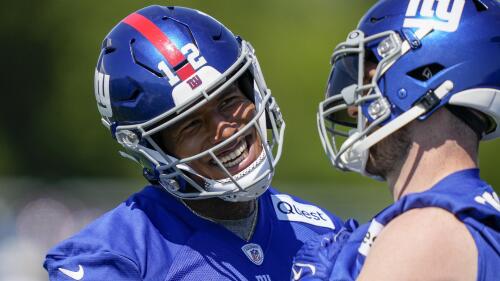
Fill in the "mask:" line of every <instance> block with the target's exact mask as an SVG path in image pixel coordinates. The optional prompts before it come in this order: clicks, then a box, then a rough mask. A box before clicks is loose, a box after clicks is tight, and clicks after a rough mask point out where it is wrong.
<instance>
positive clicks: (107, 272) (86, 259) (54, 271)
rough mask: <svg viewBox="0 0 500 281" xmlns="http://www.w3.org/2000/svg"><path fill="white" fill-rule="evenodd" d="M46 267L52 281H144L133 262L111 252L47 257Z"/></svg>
mask: <svg viewBox="0 0 500 281" xmlns="http://www.w3.org/2000/svg"><path fill="white" fill-rule="evenodd" d="M44 267H45V269H46V270H47V271H48V273H49V280H50V281H71V280H81V281H86V280H101V281H107V280H109V281H111V280H120V281H129V280H130V281H132V280H134V281H137V280H142V278H141V274H140V271H139V269H138V267H137V265H136V264H135V263H134V262H133V261H131V260H130V259H128V258H126V257H123V256H120V255H116V254H113V253H110V252H106V253H99V254H87V255H78V256H60V255H47V257H46V260H45V263H44Z"/></svg>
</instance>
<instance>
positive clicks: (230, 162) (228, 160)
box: [220, 142, 248, 168]
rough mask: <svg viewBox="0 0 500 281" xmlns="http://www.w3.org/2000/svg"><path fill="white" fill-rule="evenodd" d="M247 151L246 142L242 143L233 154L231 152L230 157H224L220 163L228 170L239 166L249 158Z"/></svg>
mask: <svg viewBox="0 0 500 281" xmlns="http://www.w3.org/2000/svg"><path fill="white" fill-rule="evenodd" d="M246 150H247V144H246V142H242V144H241V145H240V146H239V147H237V148H236V149H235V150H234V151H233V152H231V153H230V154H229V155H226V156H224V157H221V158H220V161H221V162H222V164H223V165H224V167H226V168H230V167H233V166H235V165H237V164H239V163H240V162H241V161H243V159H245V158H246V157H247V156H248V152H247V151H246Z"/></svg>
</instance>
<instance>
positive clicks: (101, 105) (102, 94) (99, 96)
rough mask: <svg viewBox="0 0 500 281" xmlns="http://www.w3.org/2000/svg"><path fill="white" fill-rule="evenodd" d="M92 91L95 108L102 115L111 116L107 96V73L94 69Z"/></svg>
mask: <svg viewBox="0 0 500 281" xmlns="http://www.w3.org/2000/svg"><path fill="white" fill-rule="evenodd" d="M94 93H95V99H96V100H97V108H98V109H99V112H100V113H101V115H102V116H104V117H113V111H112V110H111V99H110V96H109V75H107V74H104V73H101V72H99V71H98V70H97V69H96V70H95V76H94Z"/></svg>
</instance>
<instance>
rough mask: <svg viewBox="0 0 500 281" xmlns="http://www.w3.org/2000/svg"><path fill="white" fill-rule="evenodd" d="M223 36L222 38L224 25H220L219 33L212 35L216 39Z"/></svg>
mask: <svg viewBox="0 0 500 281" xmlns="http://www.w3.org/2000/svg"><path fill="white" fill-rule="evenodd" d="M221 38H222V26H221V27H220V29H219V33H218V34H214V35H212V39H213V40H214V41H219V40H220V39H221Z"/></svg>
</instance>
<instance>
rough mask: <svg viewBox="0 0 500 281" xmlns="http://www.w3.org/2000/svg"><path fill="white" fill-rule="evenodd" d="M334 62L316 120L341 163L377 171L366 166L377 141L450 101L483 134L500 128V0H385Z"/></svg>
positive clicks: (343, 167)
mask: <svg viewBox="0 0 500 281" xmlns="http://www.w3.org/2000/svg"><path fill="white" fill-rule="evenodd" d="M331 63H332V70H331V73H330V76H329V80H328V86H327V91H326V99H325V100H324V101H323V102H321V103H320V106H319V111H318V116H317V120H318V129H319V134H320V137H321V140H322V144H323V147H324V149H325V152H326V154H327V155H328V157H329V158H330V160H331V162H332V164H333V165H334V166H336V167H337V168H339V169H341V170H348V171H355V172H359V173H361V174H364V175H368V176H373V175H370V174H369V173H367V172H366V170H365V165H366V162H367V159H368V153H369V149H370V147H372V146H373V145H374V144H376V143H378V142H379V141H380V140H382V139H383V138H385V137H387V136H388V135H390V134H392V133H393V132H395V131H397V130H398V129H400V128H402V127H403V126H405V125H406V124H408V123H410V122H411V121H413V120H415V119H418V120H425V119H426V118H428V117H429V116H430V115H431V114H432V113H433V112H434V111H436V110H437V109H439V108H441V107H443V106H447V107H449V108H459V109H460V110H458V109H455V110H450V111H452V112H453V113H455V112H459V111H460V112H463V113H464V114H460V116H461V119H462V120H464V121H465V122H466V123H468V124H469V125H471V124H473V125H472V126H471V127H472V128H473V129H474V130H475V131H476V133H478V135H479V137H480V139H483V140H487V139H493V138H496V137H498V136H499V135H500V129H499V126H497V125H498V124H499V121H500V2H499V1H498V0H467V1H466V0H447V1H441V0H404V1H402V0H383V1H379V2H378V3H377V4H375V6H373V7H372V8H371V9H370V10H369V11H368V12H367V13H366V14H365V16H364V17H363V18H362V19H361V21H360V23H359V25H358V28H357V29H356V30H354V31H352V32H351V33H349V35H348V37H347V40H346V41H345V42H343V43H341V44H339V45H338V46H337V47H336V48H335V50H334V52H333V55H332V59H331ZM368 69H371V70H372V71H374V75H373V72H372V75H373V76H371V75H369V74H368V73H365V72H367V70H368ZM353 108H354V109H355V110H357V112H358V113H357V116H356V115H355V114H352V113H351V114H349V110H352V109H353ZM470 109H472V110H470ZM466 112H469V114H465V113H466ZM456 115H457V116H458V114H456ZM464 115H465V116H466V117H463V116H464ZM483 115H484V116H483ZM460 116H459V117H460ZM476 117H477V118H478V119H479V122H472V119H476ZM478 127H480V128H478ZM374 177H375V176H374ZM375 178H376V177H375Z"/></svg>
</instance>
